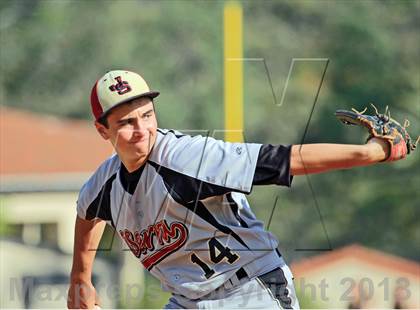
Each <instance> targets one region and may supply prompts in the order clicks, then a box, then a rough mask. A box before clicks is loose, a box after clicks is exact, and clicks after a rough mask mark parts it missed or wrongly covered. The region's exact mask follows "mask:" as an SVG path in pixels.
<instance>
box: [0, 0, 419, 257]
mask: <svg viewBox="0 0 420 310" xmlns="http://www.w3.org/2000/svg"><path fill="white" fill-rule="evenodd" d="M241 3H242V5H243V13H244V56H245V57H255V58H264V59H265V61H266V63H267V65H268V69H269V72H270V77H271V79H272V81H273V86H274V92H275V94H276V98H277V100H278V101H279V98H280V97H281V94H282V91H283V86H284V83H285V81H286V77H287V73H288V70H289V67H290V63H291V59H292V58H293V57H302V58H307V57H314V58H329V59H330V62H329V65H328V70H327V73H326V77H325V81H324V84H323V87H322V89H321V92H320V95H319V98H318V102H317V105H316V108H315V110H314V114H313V116H312V119H311V122H310V124H309V131H308V135H306V136H305V139H304V142H306V143H308V142H336V143H363V141H364V135H365V133H364V132H363V131H362V130H359V129H357V128H345V127H344V126H342V125H341V124H340V123H338V122H337V121H336V120H335V118H334V116H333V112H334V110H335V109H337V108H347V109H349V108H351V107H355V108H357V109H358V110H362V109H363V108H364V107H365V106H366V105H367V104H368V103H370V102H374V103H375V104H376V105H377V106H378V108H379V109H380V110H384V108H385V106H386V105H389V107H390V109H391V112H392V115H393V116H394V117H395V118H397V119H401V120H402V119H404V118H409V119H410V121H411V124H412V126H411V127H410V131H411V132H412V134H413V135H414V136H415V135H416V134H418V133H420V128H419V125H418V124H419V116H420V102H419V100H420V99H419V93H420V72H419V67H418V64H419V61H420V46H419V44H420V41H419V40H418V36H419V27H420V25H419V21H420V2H419V1H368V0H367V1H327V0H325V1H303V0H300V1H242V2H241ZM224 4H225V2H224V1H128V0H126V1H64V0H63V1H22V0H20V1H5V0H2V1H0V44H1V48H0V66H1V67H0V69H1V75H0V80H1V83H0V103H1V104H2V105H10V106H13V107H17V108H22V109H29V110H32V111H35V112H38V113H42V114H55V115H60V116H63V117H70V118H83V119H91V116H90V106H89V94H90V89H91V87H92V85H93V82H94V81H95V80H96V79H97V78H98V77H99V76H101V75H102V74H103V73H104V72H105V71H107V70H111V69H116V68H127V69H131V70H133V71H137V72H140V73H141V74H142V75H144V77H145V78H146V79H147V80H148V81H149V84H150V85H151V86H152V88H154V89H157V90H159V91H161V96H160V97H159V98H158V100H157V102H158V104H157V109H158V113H159V116H158V118H159V121H160V126H161V127H166V128H175V129H178V130H182V129H194V130H203V129H204V130H210V132H211V133H212V131H213V130H216V129H222V128H223V62H224V59H223V45H222V44H223V6H224ZM324 64H325V63H314V62H300V63H297V64H296V67H295V70H294V71H293V74H292V76H291V80H290V82H289V87H288V89H287V92H286V95H285V100H284V102H283V104H282V105H281V106H277V105H275V104H273V103H274V98H273V96H272V93H271V89H270V85H269V83H268V79H267V75H266V72H265V69H264V65H263V63H262V62H255V61H252V62H245V63H244V67H245V96H244V98H245V111H246V112H245V114H246V115H245V123H246V128H245V133H244V134H245V137H246V139H247V141H253V142H254V141H255V142H263V143H284V144H290V143H300V142H302V137H303V133H304V128H305V126H306V123H307V121H308V119H309V115H310V111H311V108H312V104H313V102H314V97H315V93H316V89H317V87H318V84H319V81H320V76H321V74H322V71H323V69H324ZM85 151H86V152H89V150H85ZM87 156H88V154H87ZM416 184H417V185H416ZM418 184H420V174H419V155H418V152H417V154H414V155H412V156H410V157H409V158H408V159H407V160H405V161H402V162H398V163H394V164H391V165H388V164H386V165H385V164H382V165H377V166H374V167H369V168H358V169H352V170H349V171H336V172H332V173H328V174H321V175H313V176H310V177H297V178H295V180H294V185H293V187H292V188H291V189H290V190H289V189H285V188H276V187H265V188H255V190H254V194H253V195H251V196H250V200H251V202H252V203H253V206H254V207H253V208H254V210H255V212H256V213H257V215H258V216H259V217H260V218H261V219H263V220H265V221H266V223H267V224H268V219H269V217H270V213H271V210H272V207H273V205H274V204H275V201H276V199H277V204H276V208H275V211H274V215H273V218H272V220H271V225H270V230H271V231H273V232H274V233H275V234H276V235H277V236H278V237H279V239H280V242H281V246H280V248H281V249H282V251H283V253H284V254H285V256H286V258H287V259H288V260H289V261H291V260H294V259H297V258H299V257H302V256H309V255H313V254H316V253H317V252H312V251H296V249H297V248H318V249H325V248H328V247H329V246H330V245H331V246H332V247H333V248H336V247H339V246H343V245H346V244H349V243H360V244H364V245H366V246H369V247H373V248H377V249H380V250H384V251H386V252H391V253H394V254H397V255H401V256H404V257H407V258H410V259H414V260H420V251H419V247H418V245H419V244H420V225H419V218H420V208H419V202H418V201H419V195H418ZM311 186H312V190H311ZM317 208H319V211H320V214H321V216H322V218H323V220H324V224H325V229H324V228H323V225H322V223H321V221H320V215H319V213H318V211H317Z"/></svg>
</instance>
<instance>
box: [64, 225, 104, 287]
mask: <svg viewBox="0 0 420 310" xmlns="http://www.w3.org/2000/svg"><path fill="white" fill-rule="evenodd" d="M104 228H105V222H104V221H86V220H83V219H81V218H79V217H77V218H76V225H75V236H74V253H73V266H72V270H71V281H74V282H84V281H90V279H91V276H92V267H93V261H94V259H95V255H96V249H97V248H98V246H99V242H100V240H101V237H102V234H103V231H104Z"/></svg>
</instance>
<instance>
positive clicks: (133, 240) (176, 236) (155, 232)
mask: <svg viewBox="0 0 420 310" xmlns="http://www.w3.org/2000/svg"><path fill="white" fill-rule="evenodd" d="M119 233H120V235H121V237H122V238H123V239H124V241H125V242H126V243H127V245H128V247H129V248H130V250H131V252H133V254H134V255H135V256H136V257H137V258H140V257H141V256H142V255H146V256H145V257H144V258H143V259H142V260H141V262H142V264H143V266H144V267H145V268H146V269H148V270H150V269H152V268H153V266H154V265H156V264H157V263H159V262H160V261H162V260H163V259H164V258H166V257H167V256H168V255H170V254H171V253H173V252H175V251H177V250H178V249H179V248H181V247H182V246H183V245H184V244H185V242H186V241H187V239H188V229H187V227H186V226H185V225H184V224H182V223H181V222H172V223H171V225H168V223H167V222H166V220H161V221H159V222H157V223H155V224H153V225H150V226H149V227H147V228H146V229H143V230H142V231H140V232H139V231H135V232H134V233H133V232H131V231H129V230H128V229H124V230H120V231H119ZM155 245H160V248H159V249H157V250H156V251H155ZM148 252H149V253H150V252H152V253H150V254H149V255H147V253H148Z"/></svg>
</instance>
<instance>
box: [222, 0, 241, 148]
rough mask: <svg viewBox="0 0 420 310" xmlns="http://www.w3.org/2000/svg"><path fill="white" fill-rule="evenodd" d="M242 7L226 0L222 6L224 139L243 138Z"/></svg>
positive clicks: (237, 140)
mask: <svg viewBox="0 0 420 310" xmlns="http://www.w3.org/2000/svg"><path fill="white" fill-rule="evenodd" d="M242 57H243V56H242V7H241V5H240V4H239V3H238V2H236V1H232V2H227V3H226V4H225V8H224V105H225V130H226V131H225V140H226V141H230V142H243V129H244V128H243V122H244V121H243V118H244V115H243V61H242Z"/></svg>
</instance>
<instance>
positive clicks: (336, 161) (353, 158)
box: [290, 140, 387, 175]
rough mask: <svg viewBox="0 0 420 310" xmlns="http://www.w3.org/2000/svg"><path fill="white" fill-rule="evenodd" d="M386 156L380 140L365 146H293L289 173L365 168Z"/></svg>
mask: <svg viewBox="0 0 420 310" xmlns="http://www.w3.org/2000/svg"><path fill="white" fill-rule="evenodd" d="M386 156H387V146H386V144H385V143H382V140H380V141H376V140H373V141H371V143H368V144H365V145H350V144H303V145H293V146H292V154H291V159H290V173H291V174H292V175H303V174H313V173H321V172H326V171H331V170H337V169H348V168H352V167H357V166H366V165H370V164H374V163H377V162H380V161H382V160H384V159H385V158H386Z"/></svg>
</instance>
